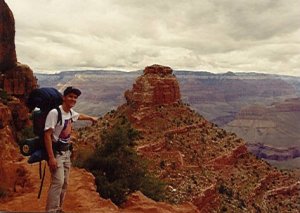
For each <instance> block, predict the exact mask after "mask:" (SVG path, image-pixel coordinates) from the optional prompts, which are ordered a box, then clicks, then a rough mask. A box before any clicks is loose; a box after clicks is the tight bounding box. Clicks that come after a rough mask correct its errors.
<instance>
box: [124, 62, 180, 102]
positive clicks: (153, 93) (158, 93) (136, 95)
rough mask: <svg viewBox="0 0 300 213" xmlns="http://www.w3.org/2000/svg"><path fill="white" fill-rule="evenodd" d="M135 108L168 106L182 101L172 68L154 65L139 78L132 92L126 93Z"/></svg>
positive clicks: (147, 68)
mask: <svg viewBox="0 0 300 213" xmlns="http://www.w3.org/2000/svg"><path fill="white" fill-rule="evenodd" d="M125 98H126V100H127V103H128V104H130V105H131V106H133V107H136V108H139V107H142V106H155V105H168V104H172V103H177V102H178V101H180V91H179V85H178V81H177V79H176V77H175V76H174V75H172V69H171V68H170V67H165V66H160V65H152V66H148V67H146V68H145V70H144V75H142V76H141V77H139V78H137V80H136V82H135V84H134V85H133V88H132V90H130V91H129V90H127V91H126V92H125Z"/></svg>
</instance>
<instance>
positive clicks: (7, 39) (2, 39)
mask: <svg viewBox="0 0 300 213" xmlns="http://www.w3.org/2000/svg"><path fill="white" fill-rule="evenodd" d="M0 14H1V15H0V74H1V72H4V71H5V70H7V69H11V68H13V67H14V66H15V64H16V63H17V56H16V50H15V20H14V16H13V14H12V12H11V10H10V9H9V7H8V6H7V4H6V3H5V1H4V0H0Z"/></svg>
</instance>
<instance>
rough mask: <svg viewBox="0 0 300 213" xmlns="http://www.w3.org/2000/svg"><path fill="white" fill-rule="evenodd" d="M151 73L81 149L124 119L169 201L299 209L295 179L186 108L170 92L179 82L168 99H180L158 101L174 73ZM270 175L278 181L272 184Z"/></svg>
mask: <svg viewBox="0 0 300 213" xmlns="http://www.w3.org/2000/svg"><path fill="white" fill-rule="evenodd" d="M156 67H160V69H156ZM148 69H149V67H148V68H146V69H145V70H144V74H143V75H142V76H141V77H138V78H137V79H136V82H135V83H134V85H133V89H132V90H131V91H127V92H126V93H125V97H126V99H127V103H126V104H124V105H122V106H120V107H119V108H118V109H117V110H116V111H114V112H110V113H108V114H106V115H105V116H104V117H103V118H102V119H101V121H100V122H98V124H97V125H96V126H93V127H90V128H86V129H85V130H83V131H81V133H80V137H79V138H78V143H79V144H81V145H83V146H86V144H94V145H95V143H101V138H100V136H99V135H100V134H99V132H101V131H104V130H105V128H107V126H109V125H107V124H108V123H115V122H116V120H118V119H120V118H121V117H123V116H125V117H127V118H128V119H129V120H130V122H131V124H132V125H133V127H134V128H135V129H137V130H139V132H140V133H141V137H140V139H138V140H137V141H136V143H137V147H136V148H137V151H138V152H139V153H140V155H141V156H143V157H144V158H146V159H148V160H149V161H150V162H151V163H149V169H150V170H151V172H152V173H153V174H155V175H156V176H157V177H159V178H160V179H162V180H163V181H165V182H166V183H167V187H166V191H167V192H166V193H167V200H168V201H171V202H173V203H182V202H186V201H189V202H192V203H193V204H194V205H196V206H197V208H198V210H199V211H201V212H221V211H229V212H242V211H248V212H252V211H253V212H255V211H261V212H268V211H289V210H292V209H296V208H297V207H296V205H295V202H294V201H295V200H296V199H299V193H298V192H296V191H295V189H300V184H299V181H298V180H297V178H296V177H294V176H293V175H292V174H289V173H282V172H280V171H277V170H276V169H275V168H273V167H271V166H270V165H269V164H268V163H266V162H264V161H262V160H259V159H257V158H256V157H255V156H253V155H252V154H251V153H249V152H248V151H247V147H246V144H245V142H244V141H243V140H242V139H240V138H238V137H237V136H236V135H235V134H231V133H228V132H226V131H225V130H223V129H220V128H218V127H217V126H216V125H214V124H213V123H211V122H209V121H207V120H206V119H204V118H203V117H202V116H201V115H199V114H198V113H196V112H195V111H193V110H191V109H190V108H189V107H188V106H187V105H186V104H183V103H182V102H181V101H180V95H179V94H180V91H179V89H170V88H176V87H172V86H170V85H176V84H177V83H176V82H175V81H176V79H175V77H172V79H173V80H172V84H170V83H169V82H168V81H166V82H164V83H165V84H167V85H166V88H169V89H168V94H172V95H171V97H176V98H171V100H173V101H170V102H168V101H164V100H165V99H163V100H162V99H159V98H155V97H157V96H155V95H154V94H155V93H154V92H153V91H156V90H158V88H161V84H160V83H161V81H162V79H163V77H164V76H169V75H170V71H167V72H165V71H164V68H163V66H157V65H156V66H155V68H153V69H150V70H149V71H148ZM152 70H155V71H152ZM167 70H169V69H167ZM160 72H162V73H160ZM166 73H167V74H166ZM149 79H151V83H149V82H150V81H149ZM156 86H158V88H156ZM171 91H172V92H171ZM174 94H178V95H174ZM142 97H146V98H145V100H146V101H144V102H143V100H142ZM149 97H150V98H149ZM159 97H161V96H159ZM158 100H161V101H158ZM257 112H258V113H260V112H261V110H257ZM79 147H80V146H79ZM272 174H278V175H277V176H278V177H277V176H276V178H275V179H273V180H272V181H270V178H269V177H271V176H272ZM272 177H273V176H272ZM266 182H267V183H266ZM280 189H284V190H280ZM270 194H272V195H274V196H273V197H271V196H269V195H270ZM271 200H272V202H270V201H271ZM292 200H294V201H292Z"/></svg>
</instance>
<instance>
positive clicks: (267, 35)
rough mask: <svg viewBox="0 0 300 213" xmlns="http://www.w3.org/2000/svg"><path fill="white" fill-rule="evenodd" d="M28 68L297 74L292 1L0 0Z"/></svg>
mask: <svg viewBox="0 0 300 213" xmlns="http://www.w3.org/2000/svg"><path fill="white" fill-rule="evenodd" d="M6 2H7V3H8V5H9V6H10V8H11V10H12V11H13V13H14V16H15V20H16V47H17V55H18V60H19V61H21V62H23V63H27V64H28V65H30V66H31V67H32V68H33V70H34V71H39V72H44V71H60V70H67V69H69V70H78V69H90V68H91V69H92V68H102V69H124V70H137V69H142V68H144V67H145V66H148V65H150V64H153V63H160V64H164V65H168V66H171V67H172V68H174V69H191V70H209V71H216V72H220V71H223V72H224V71H227V70H232V71H258V72H270V73H282V74H290V75H298V76H299V75H300V67H299V55H300V53H299V40H300V25H299V24H298V22H299V20H300V13H299V12H298V10H297V9H298V8H299V5H300V0H290V1H288V2H287V1H285V0H253V1H246V0H240V1H230V0H218V1H217V0H210V1H208V0H207V1H198V0H190V1H180V0H161V1H143V0H122V1H119V0H101V1H97V0H86V1H81V0H63V1H61V0H60V1H59V0H50V1H49V0H22V1H13V0H6Z"/></svg>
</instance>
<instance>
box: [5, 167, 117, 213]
mask: <svg viewBox="0 0 300 213" xmlns="http://www.w3.org/2000/svg"><path fill="white" fill-rule="evenodd" d="M20 164H22V165H23V166H24V167H25V168H26V169H27V170H28V172H29V179H30V181H31V183H32V190H29V191H30V192H26V193H23V194H21V195H20V196H17V197H13V198H12V199H11V200H9V201H8V202H5V203H0V211H14V212H15V211H18V212H22V211H23V212H43V211H44V209H45V203H46V198H47V191H48V187H49V180H50V171H49V170H48V166H47V169H46V176H45V182H44V187H43V190H42V194H41V198H40V199H37V195H38V191H39V187H40V180H39V166H38V164H34V165H29V164H27V163H26V162H20ZM70 175H71V176H70V185H69V187H68V192H67V195H66V200H65V203H64V211H66V212H118V208H117V207H116V206H115V205H114V204H113V203H112V202H111V201H110V200H104V199H102V198H101V197H100V196H99V194H98V193H97V192H96V188H95V185H94V177H93V176H92V175H91V174H90V173H88V172H86V171H85V170H83V169H78V168H72V169H71V174H70Z"/></svg>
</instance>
